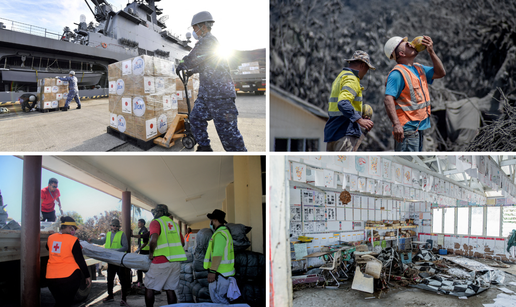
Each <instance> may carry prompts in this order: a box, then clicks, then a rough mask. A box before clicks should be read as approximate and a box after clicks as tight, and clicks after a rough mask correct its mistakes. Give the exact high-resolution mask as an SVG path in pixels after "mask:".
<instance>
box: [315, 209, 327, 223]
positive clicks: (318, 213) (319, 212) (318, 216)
mask: <svg viewBox="0 0 516 307" xmlns="http://www.w3.org/2000/svg"><path fill="white" fill-rule="evenodd" d="M314 209H315V220H316V221H323V220H324V219H325V217H324V210H325V209H324V207H322V208H317V207H316V208H314Z"/></svg>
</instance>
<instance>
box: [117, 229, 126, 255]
mask: <svg viewBox="0 0 516 307" xmlns="http://www.w3.org/2000/svg"><path fill="white" fill-rule="evenodd" d="M120 240H121V241H122V242H121V243H122V248H119V249H115V250H116V251H119V252H127V251H128V250H129V243H127V237H126V235H125V232H122V238H121V239H120Z"/></svg>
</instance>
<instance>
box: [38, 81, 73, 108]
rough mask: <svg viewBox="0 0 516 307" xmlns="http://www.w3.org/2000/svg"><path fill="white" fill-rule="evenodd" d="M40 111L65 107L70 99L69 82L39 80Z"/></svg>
mask: <svg viewBox="0 0 516 307" xmlns="http://www.w3.org/2000/svg"><path fill="white" fill-rule="evenodd" d="M37 94H38V95H37V96H38V109H43V110H44V109H56V108H61V107H64V105H65V102H66V98H67V97H68V82H66V81H61V80H59V79H57V78H44V79H39V80H38V92H37Z"/></svg>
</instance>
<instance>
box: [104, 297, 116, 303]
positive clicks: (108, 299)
mask: <svg viewBox="0 0 516 307" xmlns="http://www.w3.org/2000/svg"><path fill="white" fill-rule="evenodd" d="M114 300H115V298H114V297H113V296H108V297H106V298H105V299H103V300H102V302H103V303H108V302H113V301H114Z"/></svg>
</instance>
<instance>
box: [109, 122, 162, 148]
mask: <svg viewBox="0 0 516 307" xmlns="http://www.w3.org/2000/svg"><path fill="white" fill-rule="evenodd" d="M107 133H108V134H111V135H112V136H116V137H117V138H119V139H121V140H122V141H125V142H127V143H129V144H131V145H134V146H136V147H138V148H140V149H142V150H145V151H147V150H149V149H151V148H152V147H154V142H153V140H149V141H143V140H140V139H137V138H135V137H132V136H130V135H127V134H125V133H123V132H120V131H118V130H115V129H113V128H111V127H110V126H108V127H107Z"/></svg>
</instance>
